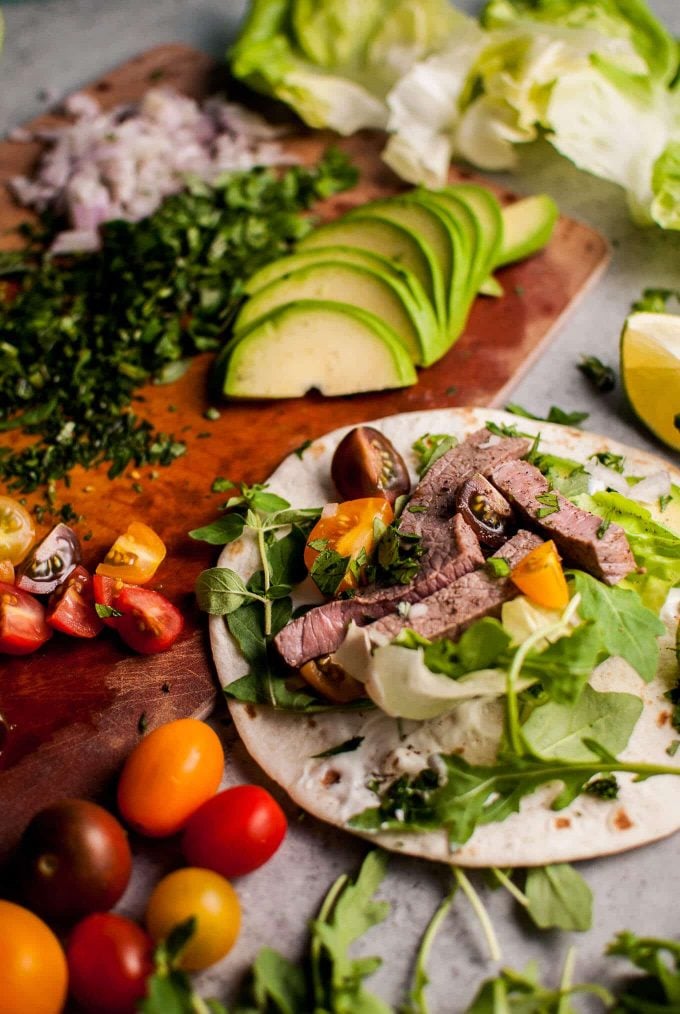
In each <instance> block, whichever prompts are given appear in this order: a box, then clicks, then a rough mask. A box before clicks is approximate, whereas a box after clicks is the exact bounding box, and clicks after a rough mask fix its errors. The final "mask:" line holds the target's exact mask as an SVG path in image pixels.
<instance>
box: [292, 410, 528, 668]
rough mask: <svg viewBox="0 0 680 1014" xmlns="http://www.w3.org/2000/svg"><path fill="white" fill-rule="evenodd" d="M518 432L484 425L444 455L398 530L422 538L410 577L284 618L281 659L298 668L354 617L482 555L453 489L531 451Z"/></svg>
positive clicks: (436, 583) (423, 588) (427, 588)
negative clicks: (502, 433)
mask: <svg viewBox="0 0 680 1014" xmlns="http://www.w3.org/2000/svg"><path fill="white" fill-rule="evenodd" d="M528 449H529V442H528V441H527V440H524V439H523V438H521V437H509V438H502V439H498V438H497V437H494V436H492V435H491V434H490V433H489V431H488V430H486V429H480V430H478V431H477V432H476V433H473V434H471V436H469V437H468V438H467V439H466V440H464V441H463V442H462V443H460V444H458V445H457V446H456V447H453V448H452V449H451V450H450V451H448V452H447V453H446V454H443V455H442V457H441V458H439V460H438V461H436V462H435V463H434V465H433V466H432V467H431V468H430V470H429V471H428V472H427V473H426V475H425V476H423V478H422V479H421V481H420V482H419V483H418V485H417V486H416V488H415V490H414V491H413V494H412V496H411V498H410V500H409V502H408V504H407V505H406V508H405V509H404V512H403V513H402V515H401V518H400V521H399V532H400V533H401V534H404V535H410V536H413V535H416V536H419V537H420V539H421V547H422V550H423V554H422V556H421V558H420V561H419V570H418V574H417V575H416V577H415V578H414V579H413V581H411V582H410V583H409V584H406V585H393V586H389V587H380V586H376V585H372V586H369V587H367V588H364V589H360V590H359V592H358V593H357V594H356V595H355V596H354V597H353V598H351V599H336V600H334V601H333V602H326V603H324V605H322V606H318V607H317V608H316V609H311V610H310V611H309V612H308V613H305V615H304V616H300V617H298V619H296V620H293V621H292V622H291V623H289V624H287V625H286V626H285V627H284V628H283V630H281V631H280V632H279V633H278V634H277V636H276V637H275V639H274V644H275V645H276V648H277V650H278V652H279V654H280V655H281V657H282V658H283V660H284V661H285V662H286V663H287V664H288V665H290V666H292V667H293V668H295V669H297V668H299V667H300V666H301V665H303V663H305V662H307V661H309V659H311V658H318V657H319V656H320V655H328V654H330V653H331V652H333V651H335V650H336V649H337V648H338V647H339V646H340V644H341V643H342V641H343V639H344V636H345V631H346V630H347V626H348V624H349V622H350V620H354V622H355V623H356V624H357V626H365V624H367V623H371V622H372V621H374V620H377V619H380V617H383V616H387V615H388V614H389V613H396V611H397V607H398V605H399V603H400V602H417V601H419V600H420V599H423V598H425V597H426V596H428V595H432V594H433V593H434V592H436V591H437V590H438V589H440V588H444V587H445V586H446V585H448V584H450V583H451V582H452V581H456V580H457V579H458V578H460V577H462V575H463V574H467V573H469V572H470V571H472V570H475V568H477V567H479V566H481V564H482V563H483V562H484V556H483V554H482V551H481V549H480V547H479V542H478V541H477V537H476V536H475V534H474V533H473V532H472V530H471V529H470V528H469V526H468V525H467V524H466V523H465V521H464V520H463V518H462V517H461V516H460V515H457V514H456V508H455V495H456V491H457V489H458V488H459V487H460V485H461V483H462V482H464V481H465V480H466V479H467V478H469V476H471V475H473V474H474V473H475V472H479V473H481V474H482V475H484V476H488V474H489V473H490V472H491V471H492V470H493V469H494V468H495V467H496V466H497V465H499V464H501V463H502V462H504V461H508V460H509V459H516V458H519V457H520V456H521V455H522V454H526V452H527V451H528Z"/></svg>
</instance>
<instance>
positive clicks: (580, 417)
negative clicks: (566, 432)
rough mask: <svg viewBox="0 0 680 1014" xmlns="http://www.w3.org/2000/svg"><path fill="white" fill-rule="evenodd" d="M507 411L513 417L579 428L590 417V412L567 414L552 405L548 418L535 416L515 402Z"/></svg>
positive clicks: (508, 406) (507, 407)
mask: <svg viewBox="0 0 680 1014" xmlns="http://www.w3.org/2000/svg"><path fill="white" fill-rule="evenodd" d="M505 411H506V412H511V413H512V414H513V415H521V416H522V417H523V418H524V419H536V420H537V421H538V422H549V423H559V424H560V426H578V425H579V423H582V422H584V421H585V420H586V419H587V418H588V416H589V415H590V413H589V412H565V411H564V409H562V408H558V407H557V405H551V407H550V411H549V412H548V414H547V416H542V415H534V413H533V412H529V411H528V409H526V408H523V407H522V406H521V405H517V404H515V403H514V402H510V403H509V404H508V405H506V406H505Z"/></svg>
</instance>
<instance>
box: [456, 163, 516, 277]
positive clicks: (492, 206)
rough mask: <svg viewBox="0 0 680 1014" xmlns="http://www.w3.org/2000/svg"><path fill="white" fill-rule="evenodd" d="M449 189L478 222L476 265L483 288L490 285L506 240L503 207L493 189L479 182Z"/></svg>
mask: <svg viewBox="0 0 680 1014" xmlns="http://www.w3.org/2000/svg"><path fill="white" fill-rule="evenodd" d="M446 190H447V192H448V193H451V194H453V195H454V196H455V197H458V198H459V199H460V200H461V201H462V202H463V203H464V204H466V205H467V206H468V208H469V209H470V211H471V212H472V214H473V215H474V216H475V218H476V219H477V221H478V222H479V228H480V244H479V248H478V250H477V257H476V261H477V264H476V268H477V270H478V272H479V275H480V276H481V278H480V282H479V285H478V287H477V291H480V290H481V288H482V285H485V286H487V287H488V286H490V283H489V282H488V281H487V279H488V276H489V272H490V271H491V269H492V268H493V266H494V265H495V263H496V258H497V257H498V252H499V250H500V247H501V243H502V242H503V215H502V209H501V206H500V204H499V202H498V200H497V198H496V196H495V195H494V194H492V193H491V191H490V190H487V189H486V187H480V186H479V184H477V183H454V184H452V185H451V186H449V187H447V188H446ZM491 288H492V289H493V288H494V287H493V286H491ZM496 294H498V293H496ZM501 294H502V290H501Z"/></svg>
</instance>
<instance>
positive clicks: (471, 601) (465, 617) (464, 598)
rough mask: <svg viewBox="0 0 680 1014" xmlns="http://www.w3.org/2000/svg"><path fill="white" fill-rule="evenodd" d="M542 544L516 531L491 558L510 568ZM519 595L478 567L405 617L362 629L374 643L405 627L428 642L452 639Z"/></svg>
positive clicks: (506, 582) (502, 579)
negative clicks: (505, 563)
mask: <svg viewBox="0 0 680 1014" xmlns="http://www.w3.org/2000/svg"><path fill="white" fill-rule="evenodd" d="M542 542H543V540H542V539H541V538H540V536H538V535H534V533H533V532H527V531H523V530H520V531H519V532H517V534H516V535H513V537H512V538H511V539H508V541H507V542H506V543H505V545H504V546H502V547H501V548H500V549H499V550H497V551H496V552H495V553H494V554H493V556H494V557H496V558H502V559H504V560H505V561H506V562H507V564H508V566H509V567H510V569H512V568H513V567H516V566H517V564H518V563H519V562H520V560H523V559H524V557H525V556H526V555H527V553H530V552H531V551H532V549H536V547H537V546H540V545H541V543H542ZM519 594H520V592H519V589H518V588H517V587H516V586H515V585H514V584H513V583H512V581H511V580H510V578H509V577H495V576H493V575H492V574H491V573H489V572H488V571H487V570H486V569H484V568H482V569H481V570H475V571H473V572H472V573H470V574H464V575H463V577H460V578H459V579H458V580H457V581H454V582H453V583H452V584H450V585H448V586H447V587H446V588H442V589H441V590H440V591H438V592H435V594H434V595H430V596H429V597H428V598H426V599H422V600H421V601H420V602H419V603H418V605H417V607H416V608H415V609H412V610H411V611H410V612H409V614H408V615H407V616H399V615H392V616H385V617H383V618H382V619H380V620H378V621H377V622H375V623H371V624H370V625H369V626H368V627H367V628H366V630H367V633H368V635H369V637H370V638H371V640H372V641H373V642H374V643H376V644H383V643H385V642H386V641H388V640H392V638H394V637H396V636H397V635H398V634H399V633H400V632H401V631H402V630H404V629H406V628H407V627H408V628H409V629H410V630H415V631H416V633H418V634H422V636H423V637H427V638H430V639H431V640H435V639H436V638H439V637H450V638H452V639H454V640H455V639H456V638H457V637H459V636H460V635H461V634H462V633H463V631H464V630H465V629H466V628H467V627H469V626H470V625H471V624H472V623H475V622H476V621H477V620H481V619H482V618H483V617H484V616H499V615H500V611H501V607H502V605H503V603H504V602H508V601H509V600H510V599H512V598H515V597H516V596H517V595H519Z"/></svg>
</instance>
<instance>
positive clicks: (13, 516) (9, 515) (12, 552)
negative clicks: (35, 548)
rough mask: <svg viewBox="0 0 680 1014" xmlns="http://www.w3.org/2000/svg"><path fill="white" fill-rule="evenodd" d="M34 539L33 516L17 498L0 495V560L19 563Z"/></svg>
mask: <svg viewBox="0 0 680 1014" xmlns="http://www.w3.org/2000/svg"><path fill="white" fill-rule="evenodd" d="M34 539H35V526H34V524H33V518H32V517H31V515H30V514H29V513H28V511H27V510H26V508H25V507H24V506H22V504H20V503H19V501H18V500H14V499H12V497H11V496H0V560H8V561H9V562H10V563H12V564H16V563H21V561H22V560H23V558H24V557H25V556H26V553H27V552H28V550H29V549H30V548H31V545H32V543H33V540H34Z"/></svg>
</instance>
